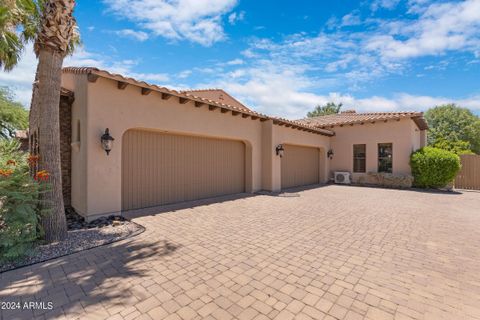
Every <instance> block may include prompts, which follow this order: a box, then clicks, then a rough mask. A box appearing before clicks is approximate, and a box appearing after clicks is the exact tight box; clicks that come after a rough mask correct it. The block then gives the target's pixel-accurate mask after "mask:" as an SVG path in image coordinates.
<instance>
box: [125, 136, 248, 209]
mask: <svg viewBox="0 0 480 320" xmlns="http://www.w3.org/2000/svg"><path fill="white" fill-rule="evenodd" d="M241 192H245V144H244V143H243V142H241V141H232V140H223V139H212V138H205V137H197V136H187V135H174V134H167V133H159V132H153V131H143V130H130V131H127V132H126V133H125V135H124V137H123V150H122V210H131V209H138V208H146V207H152V206H159V205H164V204H169V203H175V202H182V201H189V200H195V199H203V198H209V197H214V196H219V195H226V194H234V193H241Z"/></svg>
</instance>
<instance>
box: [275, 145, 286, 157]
mask: <svg viewBox="0 0 480 320" xmlns="http://www.w3.org/2000/svg"><path fill="white" fill-rule="evenodd" d="M275 152H276V153H277V156H280V158H281V157H283V154H284V153H285V149H283V145H282V144H279V145H278V146H277V147H276V148H275Z"/></svg>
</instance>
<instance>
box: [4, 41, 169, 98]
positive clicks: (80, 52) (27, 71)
mask: <svg viewBox="0 0 480 320" xmlns="http://www.w3.org/2000/svg"><path fill="white" fill-rule="evenodd" d="M63 65H64V66H76V67H82V66H83V67H96V68H99V69H106V70H108V71H110V72H114V73H119V74H122V75H125V76H129V77H133V78H136V79H141V80H145V81H150V82H153V83H156V84H165V83H166V82H167V81H169V80H170V79H169V77H168V75H167V74H164V73H141V72H135V71H134V68H136V67H137V65H138V61H134V60H118V59H115V58H112V57H106V56H104V55H100V54H95V53H92V52H89V51H86V50H85V49H84V48H82V47H80V48H78V49H77V50H76V52H75V53H74V54H73V55H72V56H68V57H66V58H65V60H64V63H63ZM36 68H37V59H36V57H35V54H34V53H33V47H32V45H31V44H29V45H27V47H26V48H25V51H24V53H23V55H22V58H21V59H20V63H19V64H18V65H17V66H16V67H15V68H14V69H13V70H12V71H10V72H4V71H2V72H0V86H6V87H8V88H10V89H11V90H12V91H13V93H14V95H15V98H16V100H17V101H19V102H21V103H22V104H23V105H24V106H26V107H29V106H30V100H31V95H32V83H33V81H34V78H35V70H36Z"/></svg>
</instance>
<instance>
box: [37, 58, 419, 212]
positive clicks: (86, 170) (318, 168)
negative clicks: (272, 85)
mask: <svg viewBox="0 0 480 320" xmlns="http://www.w3.org/2000/svg"><path fill="white" fill-rule="evenodd" d="M32 117H34V118H35V115H32ZM60 118H61V119H60V123H61V149H62V172H63V177H64V178H63V181H64V197H65V203H66V204H67V205H71V206H72V207H73V208H74V209H75V210H76V211H77V212H78V213H79V214H81V215H82V216H84V217H86V218H87V220H92V219H94V218H97V217H99V216H104V215H110V214H121V213H122V212H124V211H127V210H133V209H139V208H145V207H153V206H160V205H165V204H170V203H176V202H182V201H189V200H195V199H202V198H208V197H214V196H219V195H226V194H235V193H242V192H247V193H252V192H256V191H259V190H266V191H280V190H282V189H286V188H290V187H295V186H302V185H310V184H317V183H325V182H327V181H328V180H329V178H330V177H331V176H332V172H334V171H340V170H341V171H349V172H352V173H353V175H354V179H355V180H356V181H358V179H359V178H360V177H361V176H362V175H367V174H368V172H369V171H378V170H381V171H386V172H392V173H393V174H409V173H410V168H409V165H408V161H409V156H410V153H411V152H412V151H414V150H416V149H418V148H419V147H421V146H423V145H424V144H425V137H426V134H425V130H426V129H427V126H426V123H425V120H424V119H423V116H422V114H421V113H418V112H403V113H371V114H360V113H359V114H357V113H354V112H350V113H342V114H339V115H335V116H328V117H321V118H313V119H302V120H298V121H291V120H286V119H281V118H276V117H271V116H268V115H264V114H260V113H258V112H255V111H253V110H251V109H250V108H248V107H246V106H244V105H243V104H242V103H240V102H239V101H237V100H236V99H234V98H233V97H231V96H230V95H228V94H227V93H226V92H224V91H222V90H218V89H209V90H200V91H182V92H179V91H175V90H169V89H167V88H164V87H160V86H155V85H150V84H147V83H145V82H142V81H138V80H135V79H132V78H127V77H124V76H122V75H118V74H112V73H110V72H108V71H104V70H99V69H96V68H77V67H69V68H64V69H63V75H62V92H61V102H60ZM107 128H108V129H109V131H108V133H109V135H110V136H111V137H113V138H114V139H115V140H114V142H113V146H112V148H111V151H109V152H106V151H105V149H104V148H102V143H101V137H102V135H104V134H105V131H106V129H107ZM36 134H37V133H36V128H35V126H33V128H30V138H31V139H30V140H31V145H32V146H35V145H36V143H35V139H36Z"/></svg>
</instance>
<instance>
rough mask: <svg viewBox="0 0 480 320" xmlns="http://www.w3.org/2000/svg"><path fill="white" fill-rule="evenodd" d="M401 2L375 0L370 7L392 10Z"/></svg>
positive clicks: (395, 0)
mask: <svg viewBox="0 0 480 320" xmlns="http://www.w3.org/2000/svg"><path fill="white" fill-rule="evenodd" d="M399 2H400V0H375V1H373V2H372V4H371V6H370V8H371V9H372V10H373V11H376V10H378V9H381V8H384V9H388V10H392V9H394V8H395V7H396V6H397V5H398V3H399Z"/></svg>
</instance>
